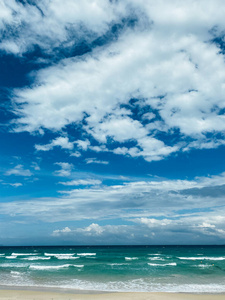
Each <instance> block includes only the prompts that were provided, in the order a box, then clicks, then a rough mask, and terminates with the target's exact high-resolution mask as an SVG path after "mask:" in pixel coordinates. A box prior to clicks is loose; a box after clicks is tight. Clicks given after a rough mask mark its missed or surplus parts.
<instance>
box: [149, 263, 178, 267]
mask: <svg viewBox="0 0 225 300" xmlns="http://www.w3.org/2000/svg"><path fill="white" fill-rule="evenodd" d="M148 265H149V266H153V267H158V266H159V267H165V266H176V265H177V264H176V263H168V264H152V263H148Z"/></svg>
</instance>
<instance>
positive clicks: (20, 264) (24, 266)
mask: <svg viewBox="0 0 225 300" xmlns="http://www.w3.org/2000/svg"><path fill="white" fill-rule="evenodd" d="M28 266H29V264H26V263H16V264H15V263H4V264H0V267H1V268H26V267H28Z"/></svg>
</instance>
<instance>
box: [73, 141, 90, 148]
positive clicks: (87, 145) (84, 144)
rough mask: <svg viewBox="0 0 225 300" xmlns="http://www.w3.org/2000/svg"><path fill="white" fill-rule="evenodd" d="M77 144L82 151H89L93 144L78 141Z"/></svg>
mask: <svg viewBox="0 0 225 300" xmlns="http://www.w3.org/2000/svg"><path fill="white" fill-rule="evenodd" d="M75 143H76V144H77V146H78V147H79V148H80V149H82V150H87V149H88V147H89V146H90V144H91V143H90V141H89V140H78V141H76V142H75Z"/></svg>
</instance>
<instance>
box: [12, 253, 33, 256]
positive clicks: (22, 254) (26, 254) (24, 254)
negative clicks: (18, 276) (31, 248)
mask: <svg viewBox="0 0 225 300" xmlns="http://www.w3.org/2000/svg"><path fill="white" fill-rule="evenodd" d="M11 255H16V256H28V255H37V253H12V254H11Z"/></svg>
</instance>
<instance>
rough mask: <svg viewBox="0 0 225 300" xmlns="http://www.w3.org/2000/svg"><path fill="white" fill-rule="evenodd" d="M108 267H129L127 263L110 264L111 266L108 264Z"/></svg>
mask: <svg viewBox="0 0 225 300" xmlns="http://www.w3.org/2000/svg"><path fill="white" fill-rule="evenodd" d="M108 265H109V266H127V265H129V264H128V263H112V264H108Z"/></svg>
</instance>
